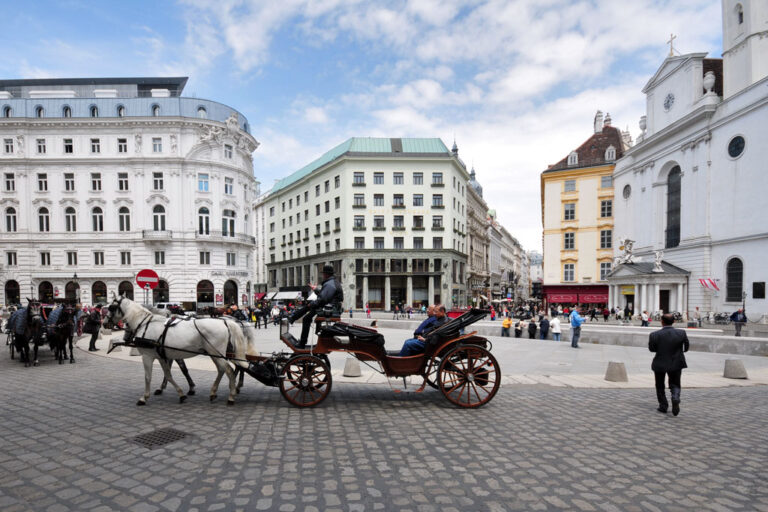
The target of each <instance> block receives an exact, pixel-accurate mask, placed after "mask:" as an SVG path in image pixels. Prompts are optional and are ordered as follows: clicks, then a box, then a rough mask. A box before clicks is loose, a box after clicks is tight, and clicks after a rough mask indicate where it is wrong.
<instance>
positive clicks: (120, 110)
mask: <svg viewBox="0 0 768 512" xmlns="http://www.w3.org/2000/svg"><path fill="white" fill-rule="evenodd" d="M117 117H125V107H124V106H122V105H119V106H118V107H117Z"/></svg>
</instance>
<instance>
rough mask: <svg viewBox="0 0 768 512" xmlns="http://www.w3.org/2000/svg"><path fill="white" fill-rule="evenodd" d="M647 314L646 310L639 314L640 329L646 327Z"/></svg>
mask: <svg viewBox="0 0 768 512" xmlns="http://www.w3.org/2000/svg"><path fill="white" fill-rule="evenodd" d="M649 318H650V317H649V316H648V312H647V311H646V310H643V312H642V313H641V314H640V327H648V320H649Z"/></svg>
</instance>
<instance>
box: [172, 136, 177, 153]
mask: <svg viewBox="0 0 768 512" xmlns="http://www.w3.org/2000/svg"><path fill="white" fill-rule="evenodd" d="M177 149H178V144H177V142H176V135H175V134H171V154H172V155H175V154H176V150H177Z"/></svg>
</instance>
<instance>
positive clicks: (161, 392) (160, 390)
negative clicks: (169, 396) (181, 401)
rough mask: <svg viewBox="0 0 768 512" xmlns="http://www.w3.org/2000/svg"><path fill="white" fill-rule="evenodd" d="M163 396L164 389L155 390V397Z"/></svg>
mask: <svg viewBox="0 0 768 512" xmlns="http://www.w3.org/2000/svg"><path fill="white" fill-rule="evenodd" d="M162 394H163V390H162V389H156V390H155V395H162Z"/></svg>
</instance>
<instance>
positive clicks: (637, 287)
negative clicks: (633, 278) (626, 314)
mask: <svg viewBox="0 0 768 512" xmlns="http://www.w3.org/2000/svg"><path fill="white" fill-rule="evenodd" d="M633 300H634V302H633V303H632V310H633V311H634V312H635V313H637V312H638V310H637V307H638V302H639V301H640V285H639V284H636V285H635V298H634V299H633Z"/></svg>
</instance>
